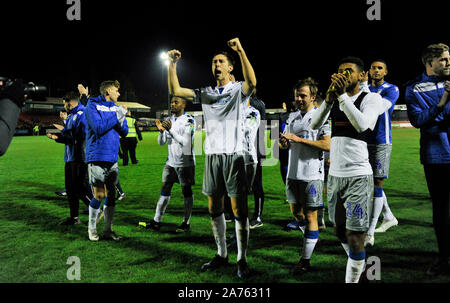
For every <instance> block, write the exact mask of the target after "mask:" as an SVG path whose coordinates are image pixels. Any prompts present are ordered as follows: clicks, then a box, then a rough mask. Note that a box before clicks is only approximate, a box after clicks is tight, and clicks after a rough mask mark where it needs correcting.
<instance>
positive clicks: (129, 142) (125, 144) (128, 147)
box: [120, 110, 142, 166]
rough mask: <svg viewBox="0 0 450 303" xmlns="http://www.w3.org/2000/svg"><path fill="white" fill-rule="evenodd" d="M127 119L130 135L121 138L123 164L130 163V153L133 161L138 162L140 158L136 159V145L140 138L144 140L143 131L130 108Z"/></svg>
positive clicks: (133, 162)
mask: <svg viewBox="0 0 450 303" xmlns="http://www.w3.org/2000/svg"><path fill="white" fill-rule="evenodd" d="M126 120H127V124H128V135H127V136H126V137H125V138H120V147H121V149H122V159H123V166H127V165H128V154H130V159H131V163H132V164H138V160H137V159H136V146H137V144H138V138H139V141H142V134H141V131H140V129H139V126H138V125H137V121H136V119H135V118H133V117H131V112H130V110H128V112H127V116H126Z"/></svg>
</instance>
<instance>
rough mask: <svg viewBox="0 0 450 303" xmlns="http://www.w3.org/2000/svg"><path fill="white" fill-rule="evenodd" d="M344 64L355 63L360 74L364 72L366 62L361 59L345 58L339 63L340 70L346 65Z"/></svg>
mask: <svg viewBox="0 0 450 303" xmlns="http://www.w3.org/2000/svg"><path fill="white" fill-rule="evenodd" d="M344 63H353V64H355V65H356V66H357V67H358V71H359V72H362V71H364V61H363V60H362V59H361V58H358V57H353V56H349V57H345V58H343V59H341V61H339V63H338V68H339V66H341V64H344Z"/></svg>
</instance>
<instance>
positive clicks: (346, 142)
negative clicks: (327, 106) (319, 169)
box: [329, 92, 383, 177]
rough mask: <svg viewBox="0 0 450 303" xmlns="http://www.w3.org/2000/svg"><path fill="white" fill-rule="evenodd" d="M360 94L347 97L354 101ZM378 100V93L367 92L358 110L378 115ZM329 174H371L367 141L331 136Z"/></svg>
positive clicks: (348, 175) (342, 175) (380, 108)
mask: <svg viewBox="0 0 450 303" xmlns="http://www.w3.org/2000/svg"><path fill="white" fill-rule="evenodd" d="M360 94H361V92H360V93H358V94H356V95H354V96H352V97H349V98H350V100H351V102H353V103H354V102H355V101H356V99H357V98H358V97H359V95H360ZM380 100H381V97H380V95H378V94H375V93H368V94H367V95H366V96H365V97H364V99H363V100H362V102H361V106H360V111H361V112H367V111H368V112H371V113H372V114H373V115H375V116H376V117H378V113H382V112H383V104H382V102H380ZM335 102H336V101H335ZM340 107H341V106H340ZM341 110H342V109H341ZM376 121H377V119H375V120H374V122H373V123H372V124H371V125H370V126H369V128H370V129H371V130H373V129H374V127H375V124H376ZM329 174H330V175H332V176H335V177H355V176H363V175H371V174H373V172H372V167H371V166H370V163H369V152H368V150H367V143H366V142H364V141H361V140H356V139H353V138H349V137H332V138H331V146H330V170H329Z"/></svg>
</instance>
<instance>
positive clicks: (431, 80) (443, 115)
mask: <svg viewBox="0 0 450 303" xmlns="http://www.w3.org/2000/svg"><path fill="white" fill-rule="evenodd" d="M443 93H444V80H443V79H440V78H439V77H437V76H427V75H426V74H425V73H423V74H422V75H420V76H419V77H417V78H416V79H415V80H414V81H413V82H412V83H411V84H410V85H408V86H407V87H406V94H405V100H406V105H407V106H408V117H409V120H410V122H411V124H412V125H413V126H414V127H416V128H420V162H421V163H422V164H438V163H450V145H449V136H450V102H447V104H446V105H445V107H444V110H443V111H441V112H439V110H438V108H437V104H438V103H439V101H440V100H441V98H442V94H443Z"/></svg>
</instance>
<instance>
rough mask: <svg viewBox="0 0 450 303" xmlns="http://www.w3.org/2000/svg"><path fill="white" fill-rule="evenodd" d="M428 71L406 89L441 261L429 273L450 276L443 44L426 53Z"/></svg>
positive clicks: (448, 108) (449, 120)
mask: <svg viewBox="0 0 450 303" xmlns="http://www.w3.org/2000/svg"><path fill="white" fill-rule="evenodd" d="M422 63H423V64H424V65H425V72H424V73H423V74H422V75H420V76H419V77H417V78H416V79H415V80H414V81H412V82H411V83H410V85H409V86H407V88H406V94H405V100H406V105H407V107H408V117H409V120H410V121H411V124H412V125H413V126H414V127H416V128H420V162H421V163H422V164H423V166H424V170H425V179H426V181H427V185H428V190H429V192H430V196H431V201H432V206H433V225H434V230H435V234H436V238H437V244H438V249H439V257H438V259H437V260H436V261H435V262H434V263H433V264H432V265H431V266H430V268H429V269H428V271H427V274H428V275H430V276H436V275H440V274H447V275H448V274H450V266H449V263H448V262H449V256H450V214H449V209H450V190H449V186H448V184H449V183H448V176H449V175H450V145H449V135H450V102H449V99H450V98H449V93H450V81H448V79H449V76H450V55H449V47H448V46H447V45H445V44H443V43H439V44H432V45H429V46H428V47H427V48H425V50H424V51H423V53H422Z"/></svg>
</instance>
